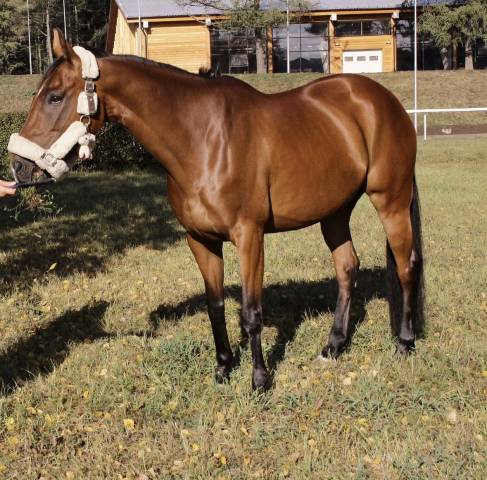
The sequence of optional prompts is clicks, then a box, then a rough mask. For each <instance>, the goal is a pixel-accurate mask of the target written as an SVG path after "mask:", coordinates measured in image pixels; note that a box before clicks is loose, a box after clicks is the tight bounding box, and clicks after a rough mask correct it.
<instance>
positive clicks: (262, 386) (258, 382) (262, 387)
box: [252, 371, 272, 392]
mask: <svg viewBox="0 0 487 480" xmlns="http://www.w3.org/2000/svg"><path fill="white" fill-rule="evenodd" d="M271 386H272V380H271V377H270V375H269V373H267V372H266V371H256V372H254V373H253V375H252V390H254V391H257V392H266V391H267V390H269V389H270V388H271Z"/></svg>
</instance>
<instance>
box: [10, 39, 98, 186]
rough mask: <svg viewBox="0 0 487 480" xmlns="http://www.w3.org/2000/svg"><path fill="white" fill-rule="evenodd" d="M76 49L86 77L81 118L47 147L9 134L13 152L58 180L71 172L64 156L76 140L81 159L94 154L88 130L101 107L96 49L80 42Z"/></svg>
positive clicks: (93, 136)
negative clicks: (96, 89)
mask: <svg viewBox="0 0 487 480" xmlns="http://www.w3.org/2000/svg"><path fill="white" fill-rule="evenodd" d="M73 49H74V51H75V52H76V54H77V55H78V56H79V58H80V60H81V75H82V77H83V80H84V81H85V89H84V90H83V91H82V92H80V94H79V96H78V106H77V112H78V113H79V114H80V115H81V116H80V119H79V120H77V121H75V122H73V123H72V124H71V125H70V126H69V127H68V128H67V129H66V131H65V132H64V133H63V134H62V135H61V136H60V137H59V138H58V139H57V140H56V141H55V142H54V143H53V144H52V145H51V146H50V147H49V148H48V149H47V150H46V149H44V148H42V147H41V146H40V145H37V144H36V143H34V142H32V141H30V140H28V139H27V138H25V137H22V136H20V135H19V134H18V133H13V134H12V135H11V136H10V141H9V143H8V147H7V150H8V151H9V152H10V153H14V154H16V155H19V156H20V157H23V158H27V159H29V160H31V161H33V162H34V163H35V164H36V165H37V166H38V167H39V168H41V169H42V170H44V171H46V172H48V173H49V174H50V175H51V177H52V178H54V180H56V181H57V180H60V179H61V178H63V177H64V175H66V173H68V171H69V166H68V164H67V163H66V162H65V161H64V160H63V159H64V157H65V156H66V155H67V154H68V153H69V152H70V151H71V150H72V149H73V147H74V146H75V145H76V144H79V145H80V148H79V153H78V157H79V158H80V159H81V160H87V159H90V158H92V157H93V153H92V152H93V148H94V146H95V135H93V134H92V133H89V127H90V123H91V117H92V116H93V115H95V114H96V112H97V111H98V95H97V94H96V92H95V80H96V79H97V78H98V77H99V75H100V71H99V69H98V64H97V62H96V57H95V56H94V55H93V53H91V52H90V51H88V50H86V49H84V48H83V47H79V46H76V47H74V48H73Z"/></svg>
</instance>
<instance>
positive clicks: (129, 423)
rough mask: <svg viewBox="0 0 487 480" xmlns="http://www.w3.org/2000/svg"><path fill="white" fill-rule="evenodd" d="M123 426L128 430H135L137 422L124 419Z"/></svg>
mask: <svg viewBox="0 0 487 480" xmlns="http://www.w3.org/2000/svg"><path fill="white" fill-rule="evenodd" d="M123 426H124V427H125V428H126V429H127V430H134V428H135V422H134V421H133V420H132V419H131V418H124V419H123Z"/></svg>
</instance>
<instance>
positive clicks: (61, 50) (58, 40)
mask: <svg viewBox="0 0 487 480" xmlns="http://www.w3.org/2000/svg"><path fill="white" fill-rule="evenodd" d="M52 51H53V53H54V56H55V57H56V58H60V57H64V58H65V59H66V61H68V62H70V61H71V59H72V58H73V54H74V51H73V47H72V46H71V45H70V44H69V43H68V42H67V41H66V39H65V38H64V35H63V33H62V32H61V30H59V28H54V29H53V37H52Z"/></svg>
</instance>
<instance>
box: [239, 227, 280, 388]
mask: <svg viewBox="0 0 487 480" xmlns="http://www.w3.org/2000/svg"><path fill="white" fill-rule="evenodd" d="M233 237H234V242H235V245H236V246H237V250H238V256H239V260H240V275H241V277H242V326H243V328H244V330H245V332H246V333H247V335H248V336H249V340H250V348H251V350H252V364H253V371H252V388H254V389H263V390H266V389H268V388H269V387H270V383H271V380H270V376H269V373H268V372H267V367H266V365H265V361H264V356H263V354H262V345H261V332H262V282H263V277H264V234H263V230H262V229H261V228H259V227H257V226H254V225H249V226H241V227H239V228H238V229H237V232H236V234H235V235H233Z"/></svg>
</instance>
